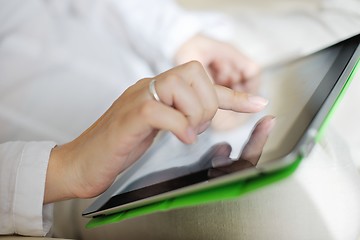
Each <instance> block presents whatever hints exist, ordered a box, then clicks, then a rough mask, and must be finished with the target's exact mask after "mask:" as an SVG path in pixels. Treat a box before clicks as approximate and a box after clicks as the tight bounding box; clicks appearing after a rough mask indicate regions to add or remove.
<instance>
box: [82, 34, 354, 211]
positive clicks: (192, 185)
mask: <svg viewBox="0 0 360 240" xmlns="http://www.w3.org/2000/svg"><path fill="white" fill-rule="evenodd" d="M359 43H360V35H357V36H354V37H351V38H349V39H346V40H344V41H341V42H339V43H337V44H334V45H331V46H329V47H327V48H325V49H323V50H320V51H317V52H315V53H312V54H310V55H308V56H305V57H302V58H298V59H294V60H292V61H289V62H287V63H283V64H279V65H277V66H273V67H271V68H269V69H266V70H265V71H264V73H263V74H262V76H261V78H262V79H261V81H262V87H261V91H262V92H263V93H264V95H266V97H267V98H268V99H269V100H270V104H269V106H268V108H267V109H266V111H265V112H263V113H260V114H255V115H254V116H253V117H252V118H251V119H250V120H249V123H248V125H249V126H250V127H248V128H247V127H246V124H245V126H244V127H241V128H240V129H238V130H234V132H233V133H232V134H235V135H238V139H239V141H235V143H234V142H232V143H227V142H226V138H225V139H221V141H218V139H219V138H216V137H213V136H216V133H214V132H212V130H211V129H209V130H208V131H206V132H204V133H202V134H201V135H200V136H199V139H198V142H197V143H196V144H193V145H183V144H181V143H180V142H179V141H177V140H176V139H175V140H174V139H173V138H171V137H169V134H167V133H164V134H163V136H162V138H160V139H159V140H158V141H156V142H155V143H154V145H153V146H152V147H151V148H150V149H149V151H148V152H146V153H145V155H144V156H143V157H142V158H141V159H140V160H139V161H138V162H136V163H135V164H134V165H133V166H131V167H130V168H129V169H128V170H126V171H125V172H124V173H122V174H121V175H120V176H119V178H118V179H117V180H116V181H115V183H114V184H113V185H112V186H111V187H110V188H109V189H108V190H107V191H105V192H104V193H103V194H102V195H101V196H100V197H99V198H97V199H96V200H95V202H94V203H93V204H91V205H90V206H89V207H88V208H87V209H86V210H85V211H84V212H83V216H85V217H97V216H103V215H109V214H114V213H117V212H120V211H124V210H129V209H133V208H139V207H142V206H145V205H148V204H151V203H155V202H159V201H163V200H166V199H169V198H176V197H179V196H182V195H184V194H189V193H195V192H197V191H200V190H203V189H207V188H209V189H210V188H213V187H216V186H221V185H224V184H231V183H233V182H236V181H239V180H241V179H247V178H251V177H254V176H257V175H261V174H264V173H268V172H272V171H277V170H279V169H283V168H286V167H287V166H289V165H291V164H293V163H294V161H296V160H297V159H298V158H299V157H306V156H307V155H308V154H309V153H310V152H311V149H312V148H313V146H314V144H315V142H316V139H317V137H318V136H319V131H321V127H322V126H323V123H324V120H325V119H326V117H327V116H328V114H329V111H330V110H331V109H332V107H333V105H334V103H335V101H336V100H337V98H338V96H339V95H340V93H341V91H342V90H343V87H344V86H345V84H346V83H347V81H348V79H349V76H350V74H351V73H352V71H353V69H354V68H355V67H356V66H357V64H358V62H359V56H360V47H359ZM274 119H275V120H274ZM246 129H247V130H246ZM235 148H239V149H240V150H239V151H238V154H237V155H238V156H236V157H232V156H231V151H234V150H232V149H235ZM159 149H160V150H161V151H162V153H163V154H158V152H157V151H159ZM179 156H180V157H179ZM179 159H180V160H179ZM94 177H96V176H94Z"/></svg>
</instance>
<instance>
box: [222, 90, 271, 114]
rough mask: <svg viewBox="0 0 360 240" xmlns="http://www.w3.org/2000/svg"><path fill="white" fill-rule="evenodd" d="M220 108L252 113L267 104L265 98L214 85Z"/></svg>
mask: <svg viewBox="0 0 360 240" xmlns="http://www.w3.org/2000/svg"><path fill="white" fill-rule="evenodd" d="M215 91H216V93H217V97H218V104H219V108H220V109H224V110H233V111H236V112H246V113H253V112H259V111H261V110H263V109H264V107H265V106H266V105H267V104H268V102H269V101H268V100H266V99H265V98H262V97H259V96H255V95H252V94H248V93H245V92H237V91H233V90H232V89H230V88H226V87H223V86H219V85H215Z"/></svg>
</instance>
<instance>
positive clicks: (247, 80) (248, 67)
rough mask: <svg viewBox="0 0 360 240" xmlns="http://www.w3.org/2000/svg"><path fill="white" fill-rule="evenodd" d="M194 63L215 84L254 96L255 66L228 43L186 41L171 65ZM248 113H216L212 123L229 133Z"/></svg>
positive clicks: (202, 38) (201, 39) (203, 38)
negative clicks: (204, 69)
mask: <svg viewBox="0 0 360 240" xmlns="http://www.w3.org/2000/svg"><path fill="white" fill-rule="evenodd" d="M190 60H197V61H199V62H201V63H202V64H203V66H204V67H205V68H206V70H207V71H208V73H209V74H210V76H211V77H212V79H213V81H214V82H215V83H216V84H219V85H222V86H227V87H229V88H231V89H233V90H236V91H240V92H248V93H252V94H257V93H258V88H259V85H260V81H259V73H260V68H259V66H258V65H257V64H256V63H255V62H253V61H252V60H251V59H249V58H248V57H247V56H245V55H244V54H242V53H241V52H240V51H239V50H238V49H236V48H235V47H234V46H232V45H230V44H226V43H224V42H219V41H216V40H214V39H211V38H207V37H206V36H203V35H196V36H194V37H193V38H191V39H190V40H189V41H187V42H186V43H185V44H183V46H182V47H181V48H180V49H179V51H178V52H177V54H176V55H175V63H176V64H181V63H185V62H188V61H190ZM248 116H249V115H248V114H243V113H237V112H231V111H223V110H219V111H218V112H217V114H216V115H215V117H214V119H213V120H212V124H211V125H212V127H213V128H214V129H216V130H229V129H232V128H234V127H237V126H239V125H241V124H242V123H244V121H246V120H247V118H248Z"/></svg>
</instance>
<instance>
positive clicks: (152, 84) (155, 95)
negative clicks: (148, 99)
mask: <svg viewBox="0 0 360 240" xmlns="http://www.w3.org/2000/svg"><path fill="white" fill-rule="evenodd" d="M155 82H156V79H152V80H151V82H150V84H149V92H150V95H151V96H152V97H153V98H154V99H155V100H156V101H158V102H161V99H160V97H159V95H158V93H157V92H156V88H155Z"/></svg>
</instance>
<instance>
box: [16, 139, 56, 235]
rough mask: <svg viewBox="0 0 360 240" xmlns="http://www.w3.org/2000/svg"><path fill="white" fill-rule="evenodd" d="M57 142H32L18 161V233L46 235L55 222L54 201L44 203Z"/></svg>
mask: <svg viewBox="0 0 360 240" xmlns="http://www.w3.org/2000/svg"><path fill="white" fill-rule="evenodd" d="M54 146H55V143H54V142H29V143H26V144H25V145H24V148H23V151H22V154H21V159H20V162H19V166H18V170H17V174H16V185H15V192H14V201H13V222H14V231H15V233H16V234H20V235H28V236H45V235H46V234H47V233H48V232H49V231H50V228H51V225H52V208H53V206H52V204H48V205H43V201H44V192H45V180H46V172H47V167H48V162H49V158H50V152H51V150H52V148H53V147H54Z"/></svg>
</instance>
